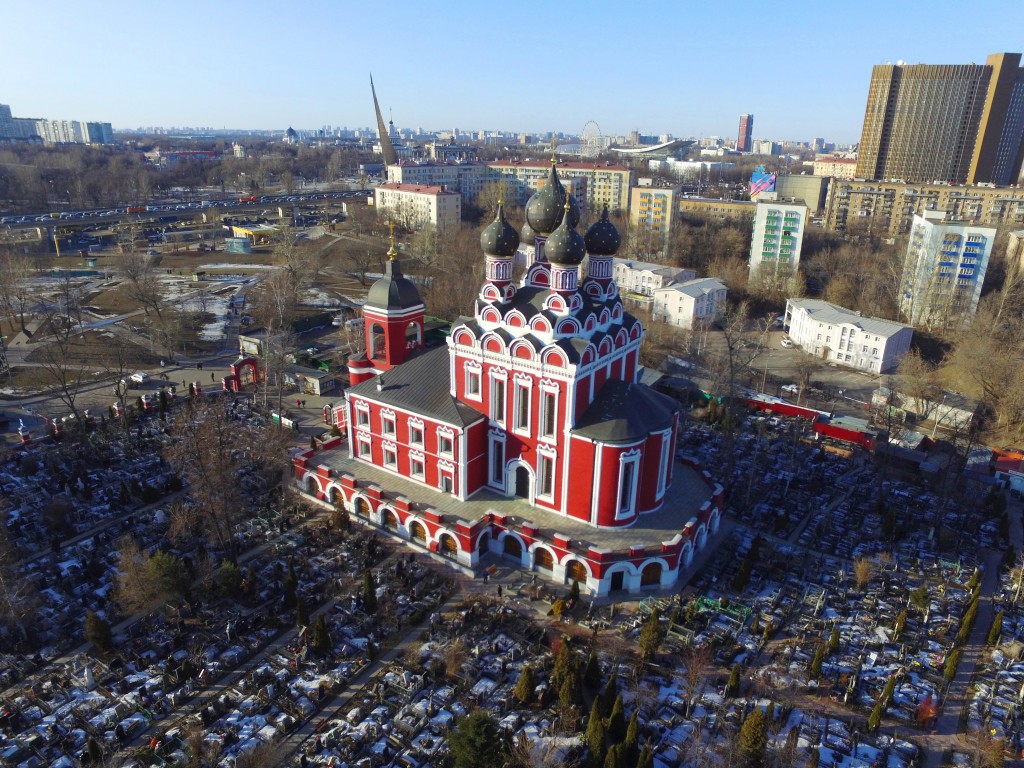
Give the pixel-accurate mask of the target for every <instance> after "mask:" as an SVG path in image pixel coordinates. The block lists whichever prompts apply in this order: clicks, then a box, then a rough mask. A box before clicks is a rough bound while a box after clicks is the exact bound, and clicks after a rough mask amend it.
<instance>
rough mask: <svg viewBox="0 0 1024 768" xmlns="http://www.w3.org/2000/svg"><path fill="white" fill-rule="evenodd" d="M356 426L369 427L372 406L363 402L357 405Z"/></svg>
mask: <svg viewBox="0 0 1024 768" xmlns="http://www.w3.org/2000/svg"><path fill="white" fill-rule="evenodd" d="M356 426H357V427H363V428H366V427H369V426H370V407H369V406H368V405H365V404H363V403H359V404H358V405H356Z"/></svg>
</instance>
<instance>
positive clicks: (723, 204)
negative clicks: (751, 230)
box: [678, 195, 757, 223]
mask: <svg viewBox="0 0 1024 768" xmlns="http://www.w3.org/2000/svg"><path fill="white" fill-rule="evenodd" d="M756 208H757V203H755V202H751V201H750V200H715V199H713V198H709V197H689V196H686V195H681V196H679V200H678V210H679V214H680V215H681V216H689V217H692V218H695V219H704V220H706V221H717V222H725V221H738V222H745V223H750V222H752V221H753V220H754V210H755V209H756Z"/></svg>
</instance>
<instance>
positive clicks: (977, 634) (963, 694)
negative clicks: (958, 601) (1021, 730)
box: [922, 550, 1002, 768]
mask: <svg viewBox="0 0 1024 768" xmlns="http://www.w3.org/2000/svg"><path fill="white" fill-rule="evenodd" d="M984 562H985V574H984V577H983V578H982V581H981V600H980V602H979V604H978V617H977V619H976V620H975V622H974V629H972V630H971V635H970V638H969V639H968V641H967V643H966V644H965V645H964V648H963V652H962V655H961V657H960V666H959V667H958V668H957V672H956V677H954V678H953V681H952V682H951V683H950V685H949V689H948V690H947V692H946V698H945V700H944V701H943V706H942V713H941V714H940V715H939V717H938V720H936V722H935V726H934V728H933V729H932V733H931V734H929V735H927V736H924V737H923V738H922V743H923V745H924V747H925V750H926V754H925V762H924V768H941V766H942V757H943V754H944V753H945V751H946V750H948V749H950V748H952V747H955V746H956V745H957V744H959V743H961V740H962V739H964V738H965V737H966V734H965V733H964V731H963V729H962V727H961V722H962V715H963V709H964V706H965V705H966V704H967V701H968V698H969V696H968V693H969V690H970V685H971V679H972V678H973V677H974V672H975V668H976V667H977V665H978V662H979V661H980V660H981V657H982V654H983V653H984V650H985V636H986V635H987V634H988V630H989V627H990V625H991V624H992V616H993V609H992V595H993V594H995V592H996V591H997V589H998V587H999V566H1000V563H1001V562H1002V553H1001V552H997V551H994V550H990V551H989V552H988V554H987V555H986V557H985V561H984Z"/></svg>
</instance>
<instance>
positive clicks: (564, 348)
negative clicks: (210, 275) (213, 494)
mask: <svg viewBox="0 0 1024 768" xmlns="http://www.w3.org/2000/svg"><path fill="white" fill-rule="evenodd" d="M578 221H579V209H578V207H577V204H576V201H575V199H574V198H573V196H572V195H571V194H569V193H568V192H567V191H566V190H565V188H564V187H563V185H562V184H561V182H560V180H559V178H558V174H557V171H556V169H555V167H554V166H552V169H551V173H550V175H549V178H548V181H547V183H546V184H545V185H544V186H543V187H542V188H541V189H540V191H538V192H537V193H536V194H535V195H534V196H533V197H532V198H530V200H529V202H528V203H527V206H526V224H525V225H524V226H523V228H522V231H521V232H519V231H517V230H516V229H515V228H514V227H512V226H511V225H510V224H509V223H508V222H507V221H506V220H505V217H504V213H503V211H502V209H501V207H500V206H499V209H498V213H497V217H496V219H495V221H494V222H493V223H492V224H491V225H490V226H488V227H487V228H486V229H485V230H484V232H483V233H482V235H481V238H480V242H481V246H482V250H483V258H484V261H485V280H484V283H483V285H482V286H481V287H480V290H479V292H478V295H477V299H476V302H475V307H474V312H473V315H472V317H464V318H461V319H460V320H459V321H458V322H456V323H455V324H454V325H453V327H452V329H451V333H450V335H449V337H448V343H447V346H442V347H438V348H434V349H426V348H425V346H424V342H423V339H424V333H423V327H424V312H425V306H424V304H423V301H422V300H421V298H420V296H419V292H418V290H417V289H416V286H415V284H414V283H413V282H412V281H410V280H409V279H408V278H406V277H405V276H404V275H403V274H402V271H401V266H400V262H399V259H398V257H397V253H396V252H395V250H394V246H393V245H392V249H391V251H390V253H389V256H390V260H389V262H388V265H387V271H386V274H385V275H384V277H382V278H381V279H380V280H378V281H377V282H376V283H375V284H374V285H373V286H372V288H371V289H370V291H369V294H368V296H367V301H366V304H365V305H364V328H365V333H366V352H365V354H364V355H361V356H359V357H355V358H352V359H351V360H350V362H349V379H350V387H349V388H348V390H347V391H346V393H345V401H344V403H343V404H340V405H339V406H338V409H339V413H337V414H336V416H337V418H336V421H337V422H339V423H344V424H345V425H347V435H346V437H347V443H348V444H347V448H348V453H349V454H350V458H351V460H352V461H351V467H352V468H351V469H350V470H349V471H348V473H343V474H345V476H346V477H347V478H348V479H338V478H335V479H334V480H333V481H332V480H331V473H330V470H329V469H328V470H327V473H326V475H325V473H324V471H323V468H318V467H314V466H312V463H313V462H315V457H313V456H310V455H308V454H306V455H304V456H303V457H300V458H299V459H297V462H296V472H297V477H298V478H299V479H300V480H304V481H305V482H307V483H308V484H309V487H310V490H312V491H313V492H314V493H315V494H316V495H318V496H320V497H321V498H324V499H326V500H329V501H333V500H334V497H333V496H332V493H333V491H332V490H331V488H332V487H333V488H334V489H335V491H336V492H337V493H339V494H340V495H341V497H342V498H343V500H344V502H345V504H346V506H348V507H349V508H350V509H351V511H353V512H355V513H356V514H357V515H363V516H365V517H368V518H369V519H371V520H373V521H374V522H377V523H378V524H380V525H382V526H383V527H385V528H394V529H395V530H396V531H398V532H400V533H404V535H405V536H406V537H407V538H411V539H413V540H415V539H417V538H419V539H421V541H420V543H421V544H422V545H424V546H428V548H431V549H434V550H435V551H439V552H440V553H442V554H447V555H448V556H453V557H455V558H456V559H458V560H459V562H460V563H462V564H463V565H467V566H470V567H473V566H475V565H476V563H477V562H478V560H479V557H480V556H481V555H482V554H485V553H487V552H488V551H491V552H494V553H496V554H499V555H500V554H506V555H508V554H510V552H509V551H508V550H509V547H510V546H511V547H512V550H513V551H512V553H511V554H512V555H513V557H514V556H515V555H516V553H517V547H518V554H519V556H520V557H521V559H522V562H523V564H524V565H527V566H529V567H531V568H532V567H533V566H534V565H535V564H536V558H537V556H536V555H534V554H533V552H534V550H536V545H537V543H538V541H539V540H540V539H537V538H536V537H534V539H535V540H533V541H530V540H529V539H530V538H531V536H532V534H531V532H530V531H529V530H527V531H525V532H524V531H523V530H518V531H513V532H514V533H515V534H516V538H517V540H518V544H517V545H510V544H509V543H508V542H507V538H508V534H509V532H510V530H511V529H512V527H513V526H511V525H504V519H503V516H502V515H500V514H490V515H487V516H485V517H486V518H487V519H478V520H463V519H455V517H454V516H453V517H452V519H451V520H448V521H447V523H446V518H447V517H448V516H446V515H442V514H438V513H436V512H435V513H434V515H433V516H434V517H435V518H437V519H433V520H432V519H430V517H431V515H424V516H421V517H422V518H423V519H421V520H413V518H415V517H416V514H415V509H414V508H415V507H416V504H415V503H413V502H410V501H409V500H408V498H406V497H405V496H402V497H401V501H400V502H399V503H398V504H397V507H402V506H403V505H404V506H405V507H406V509H405V510H404V514H403V511H402V510H401V509H398V508H394V507H395V506H396V505H395V504H392V505H391V507H393V508H392V509H387V510H385V511H384V512H380V511H379V510H378V507H380V500H379V499H377V500H375V499H372V498H370V497H368V496H366V495H365V494H364V496H363V497H359V495H358V494H357V493H356V491H355V487H356V485H358V482H357V480H356V479H355V476H358V466H359V465H360V464H363V465H366V466H367V467H370V466H372V467H373V468H375V470H377V471H380V470H383V471H384V472H385V473H386V474H390V475H393V476H394V477H396V478H401V479H402V480H404V481H408V482H411V483H414V484H416V485H418V486H420V487H422V488H423V489H430V490H431V491H433V492H440V493H442V494H445V496H446V497H450V498H451V499H454V500H459V501H463V502H465V501H469V500H472V499H476V498H480V497H481V495H484V496H487V497H488V498H493V497H497V498H509V499H513V498H515V499H519V500H521V501H522V503H523V505H524V509H527V510H529V509H531V508H532V510H534V513H533V514H534V515H536V516H540V517H543V519H544V520H545V521H546V522H547V523H548V524H549V525H554V526H558V527H559V528H561V529H564V530H574V529H581V530H584V531H586V530H593V531H614V530H617V529H629V528H630V527H633V526H636V525H637V523H638V522H640V521H641V520H642V518H643V516H644V515H648V514H650V513H654V512H658V511H660V510H663V507H664V505H665V504H666V499H667V494H668V491H669V489H670V487H671V484H672V480H673V473H674V471H675V470H676V468H677V462H676V461H675V443H676V435H677V430H678V428H679V406H678V403H676V402H675V401H674V400H672V399H671V398H668V397H666V396H664V395H661V394H659V393H657V392H654V391H653V390H651V389H649V388H648V387H646V386H645V385H643V384H641V383H640V375H641V372H642V367H641V365H640V344H641V341H642V339H643V333H644V331H643V327H642V325H641V323H640V322H639V321H638V320H637V319H636V318H635V317H633V316H632V315H630V314H629V313H628V312H626V311H625V309H624V308H623V304H622V301H621V299H620V297H619V294H618V291H617V289H616V286H615V282H614V281H613V279H612V260H613V257H614V256H615V253H616V252H617V250H618V247H619V244H620V236H619V233H618V231H617V230H616V228H615V227H614V225H613V224H612V223H611V222H610V221H609V219H608V213H607V209H606V210H605V211H604V214H603V215H602V217H601V218H600V220H598V221H597V222H596V223H595V224H594V225H593V226H591V227H590V228H589V229H588V230H587V232H586V234H585V235H581V234H580V233H578V232H577V231H576V226H577V224H578ZM517 252H518V253H519V256H520V258H521V257H522V254H523V253H524V252H525V253H526V255H527V268H526V271H525V275H524V277H523V279H522V280H521V281H519V283H518V284H516V283H514V282H513V280H512V272H513V262H514V260H515V259H516V257H517ZM585 258H587V259H588V260H589V263H588V269H587V271H586V274H581V264H582V262H583V261H584V259H585ZM689 471H692V470H689ZM309 478H312V479H313V480H315V481H316V482H311V481H310V480H309ZM332 483H333V485H332ZM383 484H386V479H385V480H384V481H382V482H381V483H378V484H376V485H375V486H374V487H376V489H377V491H376V492H378V493H380V494H385V495H386V492H385V491H383V489H381V488H379V487H377V486H379V485H383ZM712 485H713V484H712ZM405 487H408V486H405ZM370 495H371V496H372V495H373V494H372V493H371V494H370ZM408 495H409V494H408V493H407V494H406V496H408ZM711 496H712V499H711V500H709V501H708V502H706V503H705V504H704V505H703V506H702V507H701V510H700V511H699V513H698V514H697V515H696V516H695V517H693V518H692V519H689V520H687V519H686V517H683V518H682V519H681V520H680V521H679V524H677V525H676V526H675V530H674V531H669V533H672V534H673V535H672V536H671V537H670V539H669V540H667V541H664V542H660V543H659V544H660V546H659V547H658V548H657V549H658V552H657V559H658V569H657V575H656V577H655V576H652V575H650V574H648V575H647V576H646V577H643V578H642V577H641V575H640V572H641V569H642V568H643V563H644V557H647V558H648V559H650V558H651V557H652V554H651V553H650V552H647V551H646V548H645V547H644V546H639V547H638V546H636V545H634V546H631V547H627V548H626V549H627V550H631V554H630V556H631V557H632V558H633V560H635V561H636V562H633V563H632V566H633V573H632V576H633V578H632V579H631V580H630V581H629V582H628V583H627V582H626V581H625V579H624V578H623V576H622V575H620V577H619V578H618V580H617V583H616V584H613V583H612V581H611V580H609V579H608V578H606V577H607V576H608V575H609V574H606V573H605V571H608V570H609V568H610V567H611V566H612V565H614V564H615V563H617V562H619V560H621V559H622V558H621V557H619V555H620V554H622V553H621V552H613V551H606V550H608V548H607V547H593V546H591V547H589V550H595V549H596V550H600V551H598V552H593V551H588V552H587V553H586V554H584V555H581V553H576V555H575V556H572V557H571V555H572V552H571V550H572V549H573V547H572V538H573V537H572V536H571V535H562V534H553V535H552V534H549V538H550V541H549V542H548V543H547V546H546V547H545V548H544V549H545V550H546V551H545V552H544V554H542V555H540V557H541V559H542V560H543V565H547V566H550V567H549V568H548V569H547V570H550V571H551V573H552V575H553V577H554V578H561V579H563V580H564V579H569V578H577V579H579V580H580V581H581V582H584V583H585V585H586V587H587V588H588V589H589V590H590V591H591V592H592V593H598V594H604V593H606V592H608V591H610V590H611V589H613V588H616V586H617V587H618V588H630V587H632V586H633V585H634V582H635V583H636V584H635V585H636V586H640V584H641V582H643V584H644V585H647V584H651V583H652V582H653V583H656V584H658V585H661V586H666V585H670V584H671V583H672V579H673V578H675V576H676V575H678V573H679V571H680V569H681V568H683V567H685V565H687V564H688V563H689V560H690V558H692V556H693V553H694V551H695V549H696V546H697V545H698V544H701V545H703V543H704V542H705V541H706V538H707V536H708V535H709V534H710V533H713V532H714V530H717V527H718V519H719V507H720V502H721V490H720V488H715V489H713V491H712V493H711ZM360 498H361V500H360ZM525 505H529V506H528V507H527V506H525ZM421 506H429V505H421ZM389 513H390V514H392V518H387V514H389ZM702 518H703V519H702ZM412 523H415V524H416V526H417V527H415V528H411V524H412ZM531 525H532V524H531ZM446 526H447V529H449V530H445V529H446ZM532 527H533V528H534V529H538V530H535V531H533V533H537V534H539V529H540V528H542V527H544V526H539V525H532ZM623 533H624V534H625V531H623ZM445 535H447V538H444V536H445ZM626 538H627V539H628V535H627V536H626ZM556 539H558V540H557V541H556ZM503 542H504V543H503ZM637 549H639V550H640V551H639V552H637V551H636V550H637ZM559 550H561V554H559ZM570 559H572V560H573V562H576V565H569V564H568V563H569V560H570ZM577 561H579V562H577ZM602 561H605V562H604V563H602Z"/></svg>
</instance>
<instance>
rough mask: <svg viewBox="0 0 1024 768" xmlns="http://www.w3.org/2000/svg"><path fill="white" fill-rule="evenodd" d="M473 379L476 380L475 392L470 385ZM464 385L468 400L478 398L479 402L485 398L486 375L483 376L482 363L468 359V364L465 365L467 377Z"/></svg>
mask: <svg viewBox="0 0 1024 768" xmlns="http://www.w3.org/2000/svg"><path fill="white" fill-rule="evenodd" d="M473 379H475V380H476V392H473V391H472V390H470V387H469V382H470V381H471V380H473ZM463 385H464V388H465V392H466V399H467V400H476V401H477V402H481V401H482V400H483V397H484V377H483V369H482V368H481V367H480V363H478V362H475V361H473V360H468V361H466V365H465V379H464V382H463Z"/></svg>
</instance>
